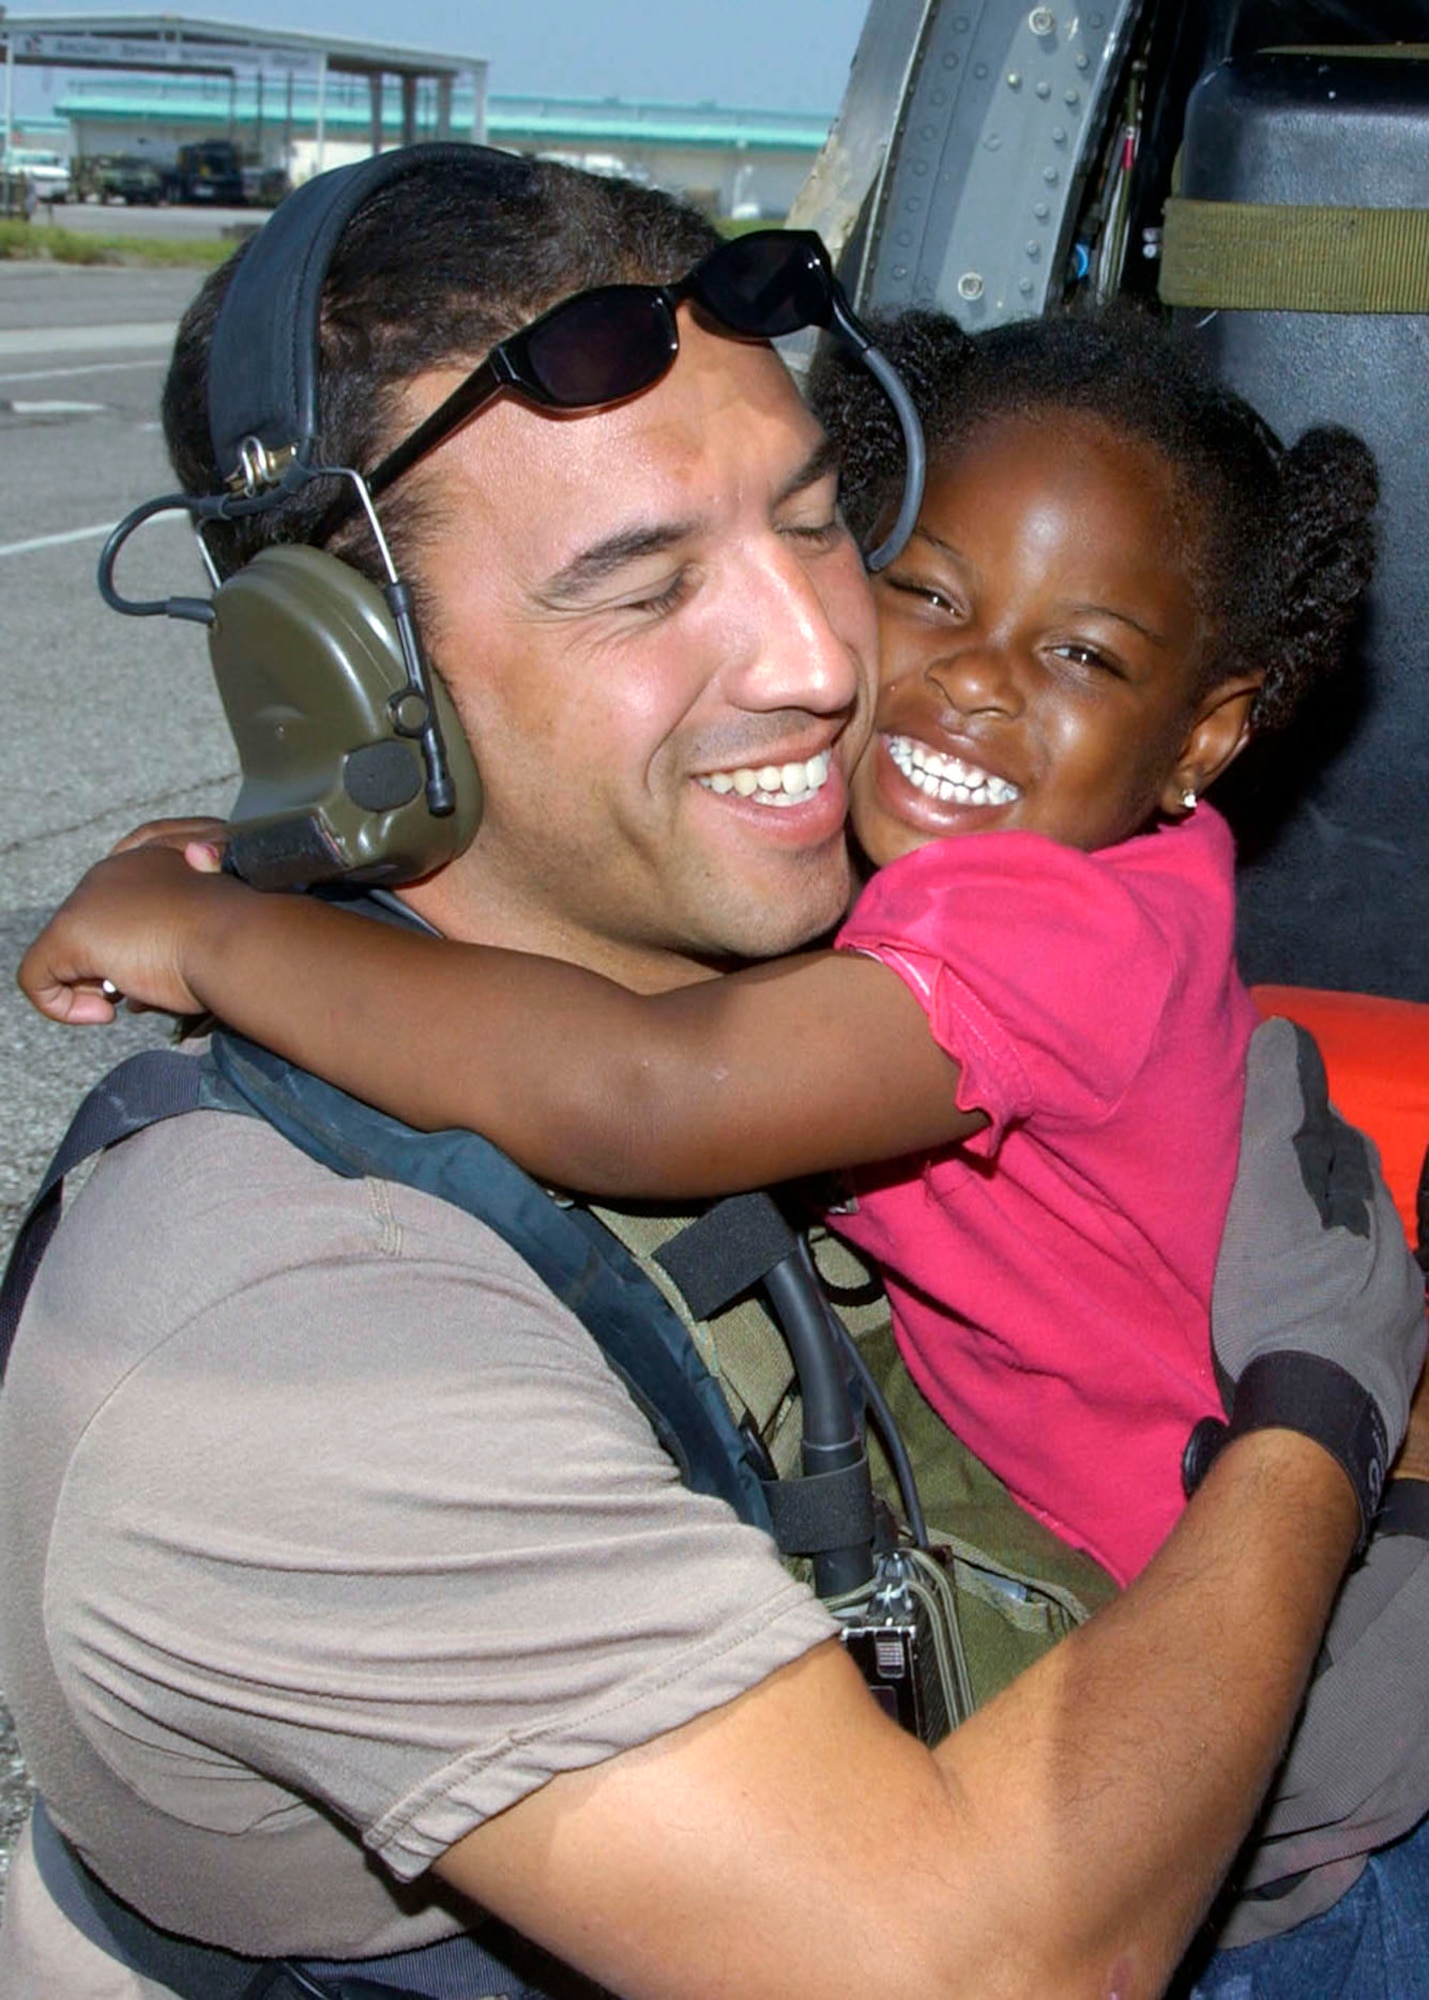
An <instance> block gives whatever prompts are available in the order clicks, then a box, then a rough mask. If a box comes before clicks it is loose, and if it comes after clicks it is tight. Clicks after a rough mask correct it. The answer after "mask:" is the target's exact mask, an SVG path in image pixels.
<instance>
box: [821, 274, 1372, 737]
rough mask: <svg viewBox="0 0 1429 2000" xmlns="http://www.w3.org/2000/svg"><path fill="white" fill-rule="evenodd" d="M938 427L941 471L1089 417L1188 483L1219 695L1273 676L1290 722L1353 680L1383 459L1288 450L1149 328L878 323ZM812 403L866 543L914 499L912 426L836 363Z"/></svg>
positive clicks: (1108, 319)
mask: <svg viewBox="0 0 1429 2000" xmlns="http://www.w3.org/2000/svg"><path fill="white" fill-rule="evenodd" d="M873 330H874V334H875V338H876V339H877V340H878V342H879V345H880V346H881V347H882V348H883V351H884V352H885V353H886V354H887V355H888V357H889V359H890V360H891V361H892V362H893V363H894V364H895V366H896V367H897V368H898V369H899V371H900V373H901V374H902V375H903V378H904V380H905V381H906V382H907V384H908V387H909V390H910V392H911V394H912V396H913V400H914V402H915V403H916V404H917V406H918V409H919V412H920V414H921V416H922V419H923V424H924V428H925V430H926V432H927V438H928V455H929V459H930V461H931V462H933V463H936V462H937V460H938V459H939V458H940V457H941V458H945V459H946V458H948V457H950V456H952V455H953V454H955V453H956V452H957V450H958V448H959V446H960V445H961V444H962V443H963V442H964V440H966V439H967V438H968V437H969V436H970V435H971V434H972V433H973V432H974V431H975V430H977V429H978V428H979V427H980V426H981V425H982V424H985V423H987V422H990V421H992V420H994V419H996V418H998V417H1006V416H1022V417H1029V418H1033V419H1035V418H1036V416H1037V415H1038V414H1039V412H1051V411H1060V410H1078V411H1084V412H1086V413H1087V414H1089V415H1091V416H1095V417H1097V418H1099V419H1100V420H1101V421H1102V422H1103V423H1105V424H1107V425H1108V426H1109V428H1111V429H1112V430H1114V431H1116V432H1118V433H1120V434H1121V435H1122V436H1124V437H1126V438H1128V439H1134V440H1139V441H1141V442H1144V443H1146V444H1149V445H1151V446H1152V447H1154V448H1155V449H1156V450H1158V451H1160V452H1161V453H1162V454H1163V455H1164V456H1165V458H1166V459H1167V461H1168V462H1169V464H1170V465H1171V466H1172V467H1173V468H1174V470H1175V472H1176V474H1177V477H1178V481H1179V488H1180V510H1181V518H1182V521H1183V524H1184V533H1185V545H1186V550H1187V554H1188V559H1189V564H1190V568H1191V576H1192V582H1193V586H1194V588H1195V590H1196V593H1197V596H1198V599H1199V601H1200V604H1201V607H1202V610H1203V612H1204V614H1205V615H1206V617H1207V621H1208V630H1209V634H1210V640H1209V644H1208V646H1207V649H1206V658H1205V660H1204V662H1203V676H1204V686H1205V687H1206V688H1208V689H1209V688H1210V687H1213V686H1215V685H1216V683H1218V682H1219V681H1221V680H1224V679H1229V678H1231V677H1232V676H1234V675H1237V674H1240V673H1242V672H1247V671H1249V672H1254V671H1259V670H1260V669H1262V668H1263V669H1264V673H1265V679H1264V682H1263V684H1262V686H1261V688H1260V690H1259V692H1258V693H1257V695H1256V699H1255V702H1254V705H1253V707H1252V710H1251V721H1252V724H1253V725H1254V727H1255V728H1256V729H1258V730H1260V729H1276V728H1280V727H1282V726H1283V725H1284V724H1285V723H1287V722H1288V721H1289V720H1290V718H1291V716H1292V715H1293V714H1294V713H1295V711H1296V709H1297V708H1298V707H1299V705H1300V703H1301V702H1302V701H1303V700H1304V698H1305V696H1306V695H1307V694H1308V693H1309V691H1310V690H1311V689H1312V688H1313V687H1315V686H1316V685H1317V684H1319V683H1320V682H1322V681H1324V680H1325V679H1327V678H1328V677H1329V676H1330V675H1331V674H1332V673H1333V672H1334V671H1335V669H1336V668H1337V667H1338V665H1339V664H1340V661H1341V658H1342V655H1343V651H1344V643H1345V638H1346V632H1347V628H1348V626H1349V625H1350V624H1351V622H1352V620H1353V619H1354V617H1355V615H1356V613H1357V612H1358V611H1359V609H1360V607H1361V605H1362V602H1363V599H1364V595H1365V591H1366V589H1367V587H1368V584H1369V580H1370V576H1371V573H1372V571H1373V567H1374V527H1373V515H1374V508H1375V503H1376V500H1377V498H1378V493H1379V481H1378V477H1377V474H1376V471H1375V463H1374V459H1373V456H1372V455H1371V453H1370V450H1369V447H1368V446H1367V445H1366V444H1364V443H1363V442H1362V440H1361V439H1359V438H1358V437H1356V436H1355V435H1354V433H1353V432H1351V431H1347V430H1342V429H1340V428H1339V427H1338V426H1331V425H1322V426H1319V427H1317V428H1316V429H1313V430H1309V431H1307V432H1306V433H1305V435H1304V436H1303V437H1302V438H1301V439H1300V440H1299V442H1298V443H1296V444H1293V445H1291V446H1290V447H1288V448H1286V447H1285V446H1283V445H1282V444H1281V443H1280V441H1279V439H1278V438H1277V437H1276V436H1275V434H1274V432H1273V431H1272V430H1271V429H1270V427H1269V425H1268V424H1266V423H1265V422H1264V421H1263V420H1262V419H1261V418H1260V417H1259V416H1258V415H1257V414H1256V412H1255V411H1254V410H1253V409H1252V408H1251V407H1250V405H1249V404H1248V403H1246V402H1245V401H1243V400H1242V398H1241V397H1239V396H1237V395H1235V394H1233V393H1232V391H1231V390H1229V389H1228V388H1226V387H1225V386H1224V385H1223V384H1222V383H1220V382H1217V381H1216V380H1215V378H1214V377H1213V376H1212V375H1210V374H1209V372H1208V371H1207V370H1206V368H1205V367H1204V365H1203V364H1202V363H1201V362H1200V360H1199V358H1198V357H1196V356H1195V355H1194V354H1192V353H1191V352H1190V351H1189V350H1188V348H1187V347H1186V346H1185V345H1184V343H1182V342H1181V341H1179V340H1178V339H1176V338H1175V337H1174V336H1173V335H1172V334H1170V333H1169V332H1168V331H1166V330H1165V329H1164V328H1163V327H1162V326H1160V325H1159V324H1158V323H1157V322H1156V321H1154V320H1152V319H1151V318H1150V317H1149V316H1148V315H1146V314H1144V313H1133V312H1130V311H1122V310H1118V311H1115V312H1111V313H1108V314H1106V315H1105V316H1102V317H1098V318H1087V317H1078V318H1071V317H1066V318H1055V319H1040V320H1022V321H1018V322H1016V323H1014V324H1012V325H1009V326H1002V327H997V328H995V329H993V330H992V331H990V332H987V333H981V334H976V335H969V334H965V333H964V332H963V331H962V330H961V329H960V328H959V326H958V325H957V323H956V321H954V320H952V319H950V318H948V317H947V316H946V315H945V314H942V313H936V312H925V311H916V312H909V313H906V314H903V315H902V316H900V317H898V318H893V319H884V320H880V321H876V322H874V327H873ZM809 395H810V400H811V402H812V404H813V406H814V408H815V410H816V411H817V413H818V415H819V417H820V418H821V419H822V421H823V423H824V425H825V426H826V428H827V429H828V431H829V432H830V434H831V436H832V437H833V438H834V440H835V441H836V443H837V445H838V447H839V451H840V456H841V461H842V468H843V504H844V509H845V513H846V515H847V517H848V520H849V524H850V526H851V527H852V529H853V531H854V533H855V534H856V535H857V536H858V538H859V539H860V541H862V542H864V543H865V544H866V543H867V542H868V541H869V540H870V539H871V538H872V536H873V534H874V531H875V529H876V528H877V527H878V526H879V525H880V523H881V522H882V521H884V520H886V518H887V517H888V515H889V514H890V513H891V511H892V509H893V507H894V505H895V504H896V501H897V497H898V494H899V492H900V491H901V487H902V479H903V454H902V446H901V440H900V436H899V432H898V427H897V424H896V422H895V421H894V418H893V414H892V411H891V409H890V407H889V405H888V403H887V401H886V399H885V398H884V396H883V394H882V392H881V391H880V390H879V388H878V387H877V385H876V383H875V382H874V381H873V379H872V377H871V376H869V375H868V373H867V371H866V370H864V369H863V368H861V367H859V366H858V365H857V364H850V363H849V362H848V361H847V360H845V359H844V358H843V357H842V355H840V354H838V353H832V352H826V353H824V354H822V355H821V356H820V358H819V360H818V361H817V362H816V364H815V367H814V370H813V373H812V376H811V379H810V384H809Z"/></svg>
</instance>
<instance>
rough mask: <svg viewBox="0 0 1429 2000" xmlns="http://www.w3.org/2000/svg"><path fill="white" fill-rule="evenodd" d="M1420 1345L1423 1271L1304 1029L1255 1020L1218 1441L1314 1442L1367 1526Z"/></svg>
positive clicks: (1228, 1282) (1221, 1321)
mask: <svg viewBox="0 0 1429 2000" xmlns="http://www.w3.org/2000/svg"><path fill="white" fill-rule="evenodd" d="M1424 1342H1425V1325H1424V1278H1423V1273H1422V1272H1421V1271H1420V1270H1419V1268H1418V1266H1417V1265H1416V1264H1415V1262H1414V1259H1413V1258H1412V1257H1411V1255H1410V1254H1409V1248H1408V1245H1407V1244H1406V1243H1405V1240H1404V1231H1403V1228H1402V1227H1401V1225H1400V1222H1399V1218H1398V1216H1397V1215H1396V1213H1395V1210H1394V1206H1393V1203H1392V1202H1391V1200H1390V1197H1389V1193H1388V1190H1387V1189H1386V1187H1385V1185H1384V1182H1383V1179H1382V1178H1381V1176H1380V1173H1379V1169H1378V1163H1377V1161H1376V1159H1375V1157H1374V1152H1373V1149H1372V1148H1371V1147H1370V1146H1369V1144H1368V1142H1367V1141H1366V1140H1365V1139H1364V1138H1363V1137H1362V1135H1361V1134H1360V1133H1358V1132H1356V1131H1354V1130H1353V1128H1352V1127H1350V1126H1348V1125H1346V1124H1345V1122H1344V1120H1343V1119H1342V1118H1340V1117H1339V1116H1338V1114H1337V1113H1336V1112H1335V1111H1334V1110H1333V1108H1332V1107H1331V1105H1330V1103H1329V1100H1328V1096H1327V1093H1326V1085H1325V1072H1324V1065H1323V1064H1322V1063H1321V1061H1320V1058H1319V1051H1318V1050H1317V1049H1316V1047H1315V1044H1314V1042H1313V1041H1312V1040H1311V1038H1310V1036H1309V1035H1307V1034H1306V1033H1305V1032H1304V1030H1303V1029H1299V1028H1296V1027H1294V1026H1292V1024H1291V1023H1290V1022H1288V1021H1279V1020H1273V1021H1267V1022H1265V1023H1263V1024H1262V1026H1261V1027H1260V1028H1258V1029H1257V1031H1256V1033H1255V1035H1254V1037H1253V1038H1252V1041H1251V1047H1250V1057H1249V1061H1248V1065H1247V1081H1246V1109H1245V1123H1244V1131H1243V1137H1242V1147H1241V1160H1240V1170H1239V1173H1238V1176H1237V1179H1236V1185H1235V1192H1234V1194H1233V1196H1232V1199H1231V1205H1230V1211H1229V1214H1228V1215H1227V1218H1226V1229H1225V1236H1224V1238H1223V1241H1222V1247H1221V1257H1220V1263H1219V1265H1218V1266H1217V1270H1216V1286H1215V1297H1214V1301H1213V1304H1212V1309H1211V1344H1212V1347H1213V1349H1214V1353H1215V1361H1216V1368H1217V1373H1218V1374H1219V1376H1220V1378H1221V1384H1222V1393H1223V1396H1224V1399H1225V1403H1226V1408H1227V1411H1228V1413H1229V1416H1230V1434H1231V1435H1232V1436H1235V1435H1237V1434H1239V1433H1241V1432H1243V1431H1247V1430H1254V1429H1261V1428H1274V1427H1281V1428H1286V1429H1291V1430H1298V1431H1301V1432H1302V1433H1303V1434H1304V1435H1305V1436H1307V1437H1312V1438H1314V1439H1315V1441H1316V1442H1317V1443H1319V1444H1321V1445H1323V1446H1324V1447H1325V1449H1326V1450H1327V1451H1329V1452H1330V1453H1331V1454H1332V1455H1333V1456H1334V1457H1335V1458H1337V1459H1338V1460H1339V1462H1340V1464H1341V1465H1342V1466H1343V1468H1344V1470H1345V1473H1346V1475H1347V1477H1348V1478H1349V1480H1350V1483H1351V1485H1352V1486H1353V1487H1354V1489H1355V1493H1356V1497H1357V1498H1358V1500H1359V1505H1360V1515H1361V1525H1362V1530H1363V1531H1364V1532H1366V1533H1367V1532H1368V1529H1369V1526H1370V1523H1371V1522H1372V1520H1373V1518H1374V1514H1375V1511H1376V1509H1377V1508H1378V1505H1379V1499H1380V1494H1381V1492H1382V1490H1383V1485H1384V1479H1385V1475H1386V1473H1387V1471H1388V1467H1389V1463H1390V1460H1391V1459H1392V1457H1393V1456H1394V1453H1395V1452H1396V1450H1397V1449H1398V1447H1399V1443H1400V1440H1401V1438H1402V1437H1403V1436H1404V1433H1405V1427H1406V1423H1407V1421H1408V1416H1409V1401H1410V1396H1411V1394H1412V1393H1413V1390H1414V1386H1415V1384H1416V1382H1417V1381H1418V1379H1419V1372H1420V1369H1421V1367H1422V1365H1423V1361H1424ZM1215 1428H1217V1427H1215V1426H1211V1425H1210V1422H1209V1420H1207V1425H1206V1426H1202V1425H1198V1426H1197V1430H1196V1433H1194V1434H1193V1442H1192V1446H1191V1448H1190V1450H1188V1454H1187V1467H1186V1470H1187V1485H1188V1488H1191V1487H1194V1486H1195V1484H1196V1483H1197V1479H1198V1477H1199V1475H1200V1474H1202V1473H1203V1472H1204V1470H1205V1466H1206V1464H1208V1463H1209V1461H1210V1458H1211V1457H1212V1456H1213V1455H1214V1447H1215V1442H1216V1441H1215V1439H1214V1438H1213V1437H1211V1435H1210V1432H1211V1431H1212V1430H1214V1429H1215ZM1203 1432H1204V1433H1205V1434H1204V1435H1203ZM1221 1435H1222V1436H1224V1428H1223V1427H1221ZM1198 1445H1199V1447H1200V1451H1199V1462H1197V1457H1196V1454H1197V1447H1198Z"/></svg>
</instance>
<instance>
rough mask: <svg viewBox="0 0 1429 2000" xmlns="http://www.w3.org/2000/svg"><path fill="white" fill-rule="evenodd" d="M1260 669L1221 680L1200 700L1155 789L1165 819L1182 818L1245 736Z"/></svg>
mask: <svg viewBox="0 0 1429 2000" xmlns="http://www.w3.org/2000/svg"><path fill="white" fill-rule="evenodd" d="M1263 678H1264V676H1263V675H1261V674H1245V675H1242V676H1241V677H1240V678H1238V679H1236V680H1229V681H1221V682H1220V683H1219V684H1218V685H1217V686H1216V687H1214V688H1212V689H1211V691H1210V693H1209V694H1208V695H1207V696H1206V697H1205V698H1204V700H1203V701H1202V702H1201V704H1200V706H1199V708H1198V709H1197V710H1196V719H1195V721H1194V722H1193V723H1192V724H1191V727H1190V728H1189V730H1187V732H1186V740H1185V742H1184V743H1183V744H1182V746H1181V754H1180V756H1179V757H1178V758H1177V759H1176V762H1175V765H1174V766H1173V768H1172V770H1171V773H1170V775H1169V776H1168V778H1167V780H1166V783H1165V786H1164V788H1163V789H1162V793H1161V810H1162V812H1163V813H1164V814H1165V815H1166V817H1167V818H1168V819H1184V818H1185V817H1186V814H1187V813H1188V812H1193V811H1194V810H1195V805H1196V801H1197V799H1199V798H1200V796H1201V794H1202V793H1203V792H1205V791H1208V790H1209V789H1210V787H1211V786H1212V785H1213V784H1214V783H1215V781H1216V779H1217V778H1218V777H1219V776H1220V775H1221V772H1222V771H1224V770H1225V768H1226V766H1227V765H1228V764H1232V763H1234V762H1235V760H1236V758H1237V757H1238V756H1239V755H1240V753H1241V751H1242V750H1244V748H1245V746H1246V744H1247V743H1248V742H1249V741H1250V736H1251V728H1250V710H1251V704H1252V702H1253V701H1254V700H1255V697H1256V695H1257V694H1258V693H1259V692H1260V684H1261V681H1262V679H1263Z"/></svg>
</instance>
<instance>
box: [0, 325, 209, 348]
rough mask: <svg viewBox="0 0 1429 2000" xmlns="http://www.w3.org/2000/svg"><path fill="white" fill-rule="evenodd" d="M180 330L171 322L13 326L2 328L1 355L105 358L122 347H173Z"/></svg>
mask: <svg viewBox="0 0 1429 2000" xmlns="http://www.w3.org/2000/svg"><path fill="white" fill-rule="evenodd" d="M177 332H178V327H177V326H176V325H175V324H174V323H173V322H171V321H169V320H162V321H160V320H133V321H129V322H126V323H123V324H120V325H117V326H48V327H44V326H42V327H33V326H10V327H3V328H0V355H11V354H103V353H105V352H106V351H107V350H108V349H110V348H118V347H156V348H157V347H172V346H173V344H174V335H175V334H176V333H177Z"/></svg>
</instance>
